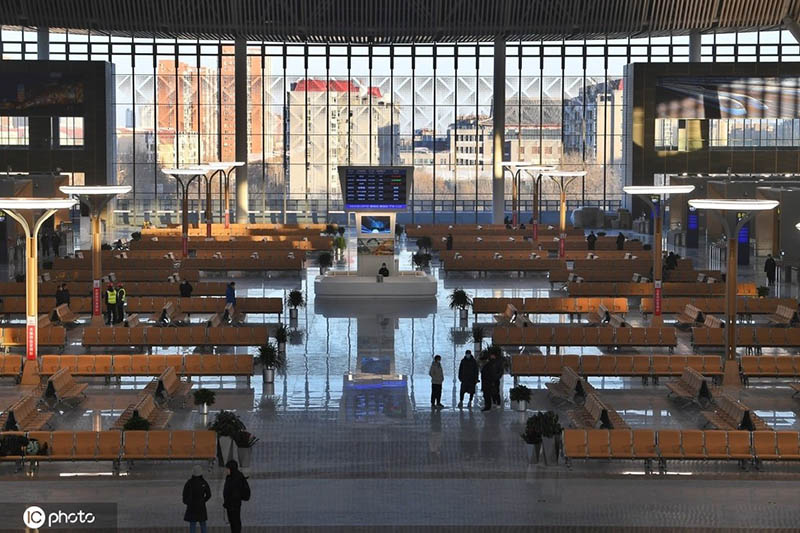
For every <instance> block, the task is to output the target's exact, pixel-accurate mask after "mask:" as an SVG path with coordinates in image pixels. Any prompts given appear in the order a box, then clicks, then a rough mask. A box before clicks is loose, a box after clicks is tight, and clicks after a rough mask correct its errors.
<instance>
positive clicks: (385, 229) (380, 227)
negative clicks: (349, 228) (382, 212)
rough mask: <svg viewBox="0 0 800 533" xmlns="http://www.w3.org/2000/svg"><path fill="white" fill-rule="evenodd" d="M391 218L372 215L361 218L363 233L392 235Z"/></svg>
mask: <svg viewBox="0 0 800 533" xmlns="http://www.w3.org/2000/svg"><path fill="white" fill-rule="evenodd" d="M391 224H392V223H391V218H390V217H385V216H384V217H379V216H371V215H362V216H361V233H391V231H392V228H391Z"/></svg>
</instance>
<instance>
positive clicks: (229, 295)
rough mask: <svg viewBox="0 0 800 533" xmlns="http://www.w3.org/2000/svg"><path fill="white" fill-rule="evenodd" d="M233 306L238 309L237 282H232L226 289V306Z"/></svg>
mask: <svg viewBox="0 0 800 533" xmlns="http://www.w3.org/2000/svg"><path fill="white" fill-rule="evenodd" d="M228 304H231V305H233V307H236V282H235V281H231V282H230V283H228V286H227V287H225V305H228Z"/></svg>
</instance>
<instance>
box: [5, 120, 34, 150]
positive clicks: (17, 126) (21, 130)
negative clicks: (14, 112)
mask: <svg viewBox="0 0 800 533" xmlns="http://www.w3.org/2000/svg"><path fill="white" fill-rule="evenodd" d="M28 143H29V141H28V117H0V145H2V146H28Z"/></svg>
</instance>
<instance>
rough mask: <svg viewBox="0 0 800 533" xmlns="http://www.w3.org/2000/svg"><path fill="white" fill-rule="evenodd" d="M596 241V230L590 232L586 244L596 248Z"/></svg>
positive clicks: (590, 247) (591, 248)
mask: <svg viewBox="0 0 800 533" xmlns="http://www.w3.org/2000/svg"><path fill="white" fill-rule="evenodd" d="M595 243H597V235H595V234H594V231H592V232H590V233H589V236H588V237H586V245H587V247H588V248H589V250H594V247H595Z"/></svg>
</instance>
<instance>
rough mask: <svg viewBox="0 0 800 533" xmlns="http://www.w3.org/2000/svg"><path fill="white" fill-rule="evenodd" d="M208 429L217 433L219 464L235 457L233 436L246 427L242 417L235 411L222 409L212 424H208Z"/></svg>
mask: <svg viewBox="0 0 800 533" xmlns="http://www.w3.org/2000/svg"><path fill="white" fill-rule="evenodd" d="M208 429H210V430H211V431H214V432H216V434H217V459H218V460H219V465H220V466H222V465H224V464H225V463H227V462H228V461H229V460H231V459H235V457H233V453H234V446H233V438H234V437H235V436H236V434H237V433H239V432H240V431H244V430H245V429H246V428H245V425H244V422H242V419H241V418H239V417H238V416H237V415H236V413H234V412H231V411H220V412H219V413H217V416H216V417H215V418H214V421H213V422H212V423H211V425H209V426H208Z"/></svg>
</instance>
